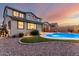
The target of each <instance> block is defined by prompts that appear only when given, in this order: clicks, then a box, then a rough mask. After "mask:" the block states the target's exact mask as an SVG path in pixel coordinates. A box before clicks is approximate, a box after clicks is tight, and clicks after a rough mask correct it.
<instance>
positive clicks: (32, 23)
mask: <svg viewBox="0 0 79 59" xmlns="http://www.w3.org/2000/svg"><path fill="white" fill-rule="evenodd" d="M32 24H35V23H32ZM27 30H37V24H36V29H28V23H27Z"/></svg>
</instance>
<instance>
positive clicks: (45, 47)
mask: <svg viewBox="0 0 79 59" xmlns="http://www.w3.org/2000/svg"><path fill="white" fill-rule="evenodd" d="M19 39H20V38H1V39H0V55H1V56H67V55H68V56H77V55H78V56H79V43H76V42H77V41H76V42H69V41H66V42H65V41H58V40H52V41H51V42H42V43H41V42H40V43H38V44H26V45H23V44H20V43H18V41H19ZM29 40H30V39H29Z"/></svg>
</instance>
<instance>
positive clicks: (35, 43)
mask: <svg viewBox="0 0 79 59" xmlns="http://www.w3.org/2000/svg"><path fill="white" fill-rule="evenodd" d="M21 39H22V38H20V39H19V41H18V43H20V44H23V45H27V44H41V43H49V42H38V43H23V42H21ZM50 42H51V41H50Z"/></svg>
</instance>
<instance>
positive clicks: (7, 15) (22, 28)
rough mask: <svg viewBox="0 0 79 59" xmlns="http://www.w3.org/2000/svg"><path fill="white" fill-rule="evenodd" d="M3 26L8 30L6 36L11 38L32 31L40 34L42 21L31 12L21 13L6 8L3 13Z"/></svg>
mask: <svg viewBox="0 0 79 59" xmlns="http://www.w3.org/2000/svg"><path fill="white" fill-rule="evenodd" d="M3 18H4V20H3V25H5V26H6V28H7V30H8V35H9V36H12V35H15V34H19V33H24V35H27V34H28V33H30V32H31V31H32V30H38V31H39V32H42V28H43V27H42V26H43V22H42V19H41V18H39V17H37V16H36V15H35V14H33V13H32V12H23V11H20V10H17V9H14V8H12V7H9V6H6V7H5V9H4V13H3Z"/></svg>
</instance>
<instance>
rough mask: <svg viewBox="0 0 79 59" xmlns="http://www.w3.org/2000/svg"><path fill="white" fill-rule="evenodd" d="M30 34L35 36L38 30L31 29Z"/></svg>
mask: <svg viewBox="0 0 79 59" xmlns="http://www.w3.org/2000/svg"><path fill="white" fill-rule="evenodd" d="M30 34H31V35H33V36H36V35H39V31H38V30H33V31H31V33H30Z"/></svg>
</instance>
